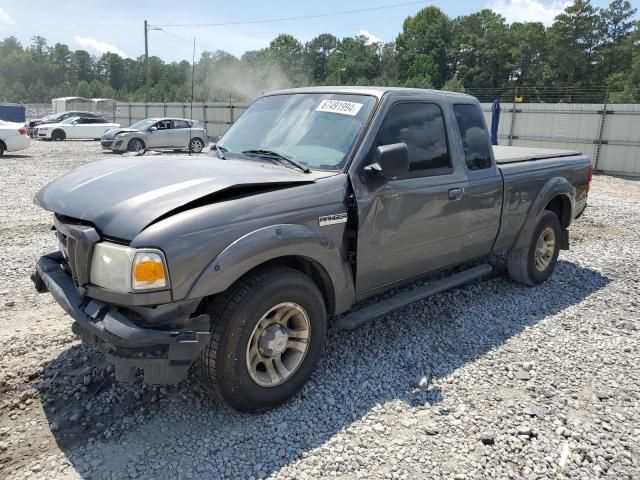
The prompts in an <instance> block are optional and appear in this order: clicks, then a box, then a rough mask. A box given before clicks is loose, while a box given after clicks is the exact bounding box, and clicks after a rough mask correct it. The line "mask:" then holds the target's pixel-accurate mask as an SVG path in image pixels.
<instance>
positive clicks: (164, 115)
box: [162, 102, 167, 117]
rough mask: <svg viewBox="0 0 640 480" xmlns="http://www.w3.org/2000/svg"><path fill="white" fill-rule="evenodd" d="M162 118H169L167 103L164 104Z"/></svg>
mask: <svg viewBox="0 0 640 480" xmlns="http://www.w3.org/2000/svg"><path fill="white" fill-rule="evenodd" d="M162 116H163V117H166V116H167V102H162Z"/></svg>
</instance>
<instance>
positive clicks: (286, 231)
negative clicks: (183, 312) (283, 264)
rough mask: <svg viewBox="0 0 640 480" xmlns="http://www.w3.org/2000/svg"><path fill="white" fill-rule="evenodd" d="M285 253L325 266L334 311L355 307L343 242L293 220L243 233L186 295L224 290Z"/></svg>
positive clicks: (192, 295)
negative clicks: (343, 253)
mask: <svg viewBox="0 0 640 480" xmlns="http://www.w3.org/2000/svg"><path fill="white" fill-rule="evenodd" d="M285 256H297V257H304V258H307V259H310V260H313V261H314V262H315V263H316V264H317V265H319V266H320V267H321V268H322V269H324V273H325V274H326V276H327V277H328V278H329V280H330V282H331V286H332V290H333V292H331V293H330V294H331V295H333V297H334V298H333V300H334V302H333V304H334V305H335V308H334V310H335V311H334V312H333V313H341V312H344V311H346V310H348V309H349V308H350V307H351V305H352V303H353V301H354V298H355V291H354V285H353V277H352V273H351V269H350V268H349V265H348V262H347V261H345V260H344V259H343V258H342V255H341V251H340V245H337V244H336V243H335V242H334V241H333V240H331V239H330V238H329V237H326V236H324V235H322V234H321V233H320V232H317V231H314V230H311V229H310V228H308V227H305V226H303V225H293V224H282V225H272V226H269V227H264V228H260V229H258V230H255V231H253V232H250V233H248V234H246V235H244V236H243V237H240V238H239V239H238V240H236V241H235V242H233V243H232V244H230V245H229V246H228V247H227V248H225V249H224V250H223V251H222V252H220V254H219V255H218V256H217V257H216V258H214V259H213V260H212V261H211V262H210V263H209V264H208V265H207V266H206V267H205V269H204V270H203V271H202V273H201V274H200V275H199V276H198V278H197V279H196V281H195V282H194V283H193V285H192V287H191V288H190V289H189V292H188V293H187V296H186V298H187V299H190V298H202V297H206V296H209V295H213V294H216V293H220V292H223V291H225V290H226V289H227V288H229V287H230V286H231V285H232V284H233V283H234V282H235V281H236V280H238V279H239V278H240V277H241V276H243V275H244V274H245V273H247V272H248V271H250V270H252V269H253V268H255V267H257V266H258V265H261V264H263V263H265V262H268V261H269V260H274V259H276V258H279V257H285Z"/></svg>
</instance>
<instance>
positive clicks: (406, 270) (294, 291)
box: [32, 87, 592, 412]
mask: <svg viewBox="0 0 640 480" xmlns="http://www.w3.org/2000/svg"><path fill="white" fill-rule="evenodd" d="M591 176H592V167H591V161H590V159H589V158H587V157H586V156H584V155H581V154H580V153H579V152H574V151H559V150H549V149H531V148H522V147H495V148H493V147H492V145H491V143H490V139H489V133H488V131H487V128H486V125H485V119H484V116H483V113H482V110H481V108H480V104H479V103H478V101H477V100H476V99H475V98H473V97H471V96H468V95H463V94H457V93H448V92H440V91H432V90H420V89H402V88H378V87H318V88H303V89H291V90H285V91H279V92H274V93H269V94H266V95H264V96H262V97H260V98H259V99H258V100H256V101H255V102H254V103H253V104H252V105H251V106H250V107H249V108H248V110H247V111H246V112H245V113H244V114H243V115H242V116H241V117H240V118H239V119H238V121H237V122H236V123H235V124H234V125H233V126H232V127H231V128H230V129H229V130H228V131H227V133H226V134H225V135H224V136H223V137H222V138H221V139H219V141H218V142H217V144H216V145H215V146H214V147H213V148H212V151H211V152H210V154H209V156H207V157H187V156H185V155H167V156H162V157H154V158H153V160H152V161H151V160H150V159H147V158H145V157H129V158H115V159H109V160H102V161H99V162H92V163H89V164H86V165H84V166H82V167H80V168H78V169H75V170H73V171H71V172H69V173H67V174H66V175H64V176H62V177H60V178H58V179H57V180H54V181H53V182H51V183H50V184H48V185H47V186H45V187H44V188H43V189H42V190H40V192H38V194H37V195H36V198H35V202H36V204H38V205H40V206H41V207H42V208H44V209H46V210H48V211H51V212H53V214H54V215H53V225H54V230H55V234H56V235H57V238H58V241H59V251H56V252H53V253H51V254H48V255H45V256H43V257H41V258H40V259H39V260H38V262H37V264H36V271H35V273H34V274H33V275H32V279H33V281H34V284H35V287H36V288H37V289H38V291H41V292H45V291H48V292H50V293H51V295H52V296H53V297H54V298H55V299H56V301H57V302H58V303H59V304H60V305H61V306H62V308H63V309H64V310H65V311H67V312H68V314H69V315H70V316H71V317H72V318H73V320H74V322H73V326H72V328H73V331H74V332H76V333H77V334H78V335H80V336H81V338H82V339H83V340H84V341H86V342H90V343H94V344H99V345H100V346H102V347H103V348H104V349H105V352H106V356H107V359H108V361H110V362H112V363H113V365H114V367H115V375H116V379H117V380H119V381H125V382H133V381H135V380H136V379H139V378H140V377H142V378H143V381H145V382H147V383H150V384H175V383H178V382H180V381H181V380H182V379H183V378H184V377H185V376H186V374H187V372H188V371H189V369H190V368H191V367H192V365H195V366H196V367H197V370H198V372H199V373H200V375H201V378H202V379H203V381H204V382H205V383H206V384H207V386H208V387H210V390H211V392H212V395H214V396H215V397H216V398H217V399H219V400H220V401H221V402H222V403H224V404H226V405H228V406H230V407H232V408H234V409H237V410H240V411H245V412H257V411H262V410H266V409H269V408H273V407H275V406H278V405H280V404H282V403H283V402H285V401H286V400H287V399H289V398H291V397H292V396H293V395H294V394H295V393H296V392H297V391H298V390H300V388H301V387H302V386H303V385H304V383H305V382H306V381H307V380H308V378H309V377H310V375H311V374H312V372H313V370H314V368H315V366H316V364H317V361H318V358H319V357H320V354H321V352H322V349H323V342H324V340H325V332H326V329H327V325H328V323H329V321H330V320H331V319H333V321H334V322H336V323H337V325H338V326H339V327H343V328H355V327H357V326H359V325H360V324H362V323H364V322H367V321H370V320H372V319H376V318H382V317H384V316H385V315H386V314H387V313H388V312H390V311H393V310H396V309H398V308H401V307H402V306H404V305H407V304H409V303H411V302H415V301H417V300H420V299H421V298H424V297H426V296H428V295H432V294H434V293H437V292H440V291H443V290H445V289H448V288H453V287H456V286H459V285H461V284H463V283H465V282H468V281H471V280H474V279H477V278H479V277H481V276H483V275H485V274H487V273H488V272H489V271H490V270H491V266H490V265H489V264H487V263H483V262H482V259H483V258H486V257H488V256H489V255H492V254H495V253H504V254H506V257H507V265H508V272H509V275H510V276H511V278H513V279H514V280H515V281H517V282H520V283H523V284H526V285H530V286H535V285H537V284H540V283H541V282H544V281H545V280H546V279H547V278H548V277H549V276H550V275H551V274H552V273H553V270H554V267H555V265H556V260H557V258H558V253H559V250H560V249H567V248H568V247H569V233H568V232H569V227H570V225H571V223H572V221H573V220H574V219H575V218H577V217H578V216H579V215H580V214H582V212H583V211H584V209H585V208H586V205H587V195H588V191H589V186H590V182H591ZM454 267H455V268H454ZM443 272H445V273H443ZM446 272H448V273H446ZM451 272H453V273H451ZM435 273H439V275H438V276H435V275H433V274H435ZM425 277H428V278H437V279H434V280H432V281H431V280H427V281H426V282H421V283H419V284H418V283H416V280H417V279H423V278H425ZM407 283H413V284H415V285H417V286H416V287H415V288H413V289H407V288H405V289H401V292H400V293H398V294H397V295H394V296H391V297H388V296H387V297H388V298H385V299H384V300H382V301H379V302H367V305H366V306H364V307H361V308H358V305H357V304H358V302H361V301H362V300H363V299H366V298H369V297H374V296H376V295H377V294H379V293H381V292H384V291H386V290H389V289H392V288H394V287H397V286H399V285H402V284H407ZM354 306H355V308H354Z"/></svg>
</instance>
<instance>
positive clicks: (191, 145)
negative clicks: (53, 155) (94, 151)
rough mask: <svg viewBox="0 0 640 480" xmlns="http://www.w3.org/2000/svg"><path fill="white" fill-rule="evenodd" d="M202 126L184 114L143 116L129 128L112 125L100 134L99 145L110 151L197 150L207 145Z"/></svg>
mask: <svg viewBox="0 0 640 480" xmlns="http://www.w3.org/2000/svg"><path fill="white" fill-rule="evenodd" d="M208 143H209V142H208V137H207V132H206V130H205V129H204V128H203V127H202V126H201V125H200V124H199V123H198V122H197V121H196V120H190V119H187V118H147V119H145V120H140V121H139V122H136V123H134V124H133V125H131V126H130V127H129V128H115V129H113V130H109V131H107V132H105V134H104V135H103V136H102V139H101V144H102V148H105V149H107V150H111V151H114V152H120V153H122V152H126V151H129V152H139V151H144V150H147V149H153V150H190V151H191V152H194V153H200V152H202V151H203V150H204V148H205V147H206V146H207V145H208Z"/></svg>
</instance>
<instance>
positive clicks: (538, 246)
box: [507, 210, 562, 286]
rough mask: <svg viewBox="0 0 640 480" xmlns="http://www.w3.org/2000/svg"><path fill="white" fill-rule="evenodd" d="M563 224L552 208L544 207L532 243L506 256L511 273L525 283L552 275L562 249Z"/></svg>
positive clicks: (538, 280) (530, 283)
mask: <svg viewBox="0 0 640 480" xmlns="http://www.w3.org/2000/svg"><path fill="white" fill-rule="evenodd" d="M561 234H562V226H561V225H560V220H558V217H557V216H556V214H555V213H553V212H552V211H551V210H545V211H544V213H543V214H542V217H541V218H540V220H539V221H538V224H537V225H536V228H535V229H534V231H533V235H532V236H531V239H530V241H529V244H528V245H527V246H526V247H524V248H517V249H513V250H511V251H510V252H509V255H508V256H507V266H508V268H509V275H510V276H511V278H512V279H514V280H515V281H517V282H520V283H524V284H525V285H531V286H533V285H539V284H540V283H542V282H544V281H545V280H546V279H547V278H549V277H550V276H551V274H552V273H553V270H554V269H555V267H556V262H557V260H558V254H559V253H560V238H561Z"/></svg>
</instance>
